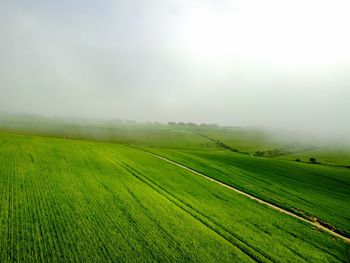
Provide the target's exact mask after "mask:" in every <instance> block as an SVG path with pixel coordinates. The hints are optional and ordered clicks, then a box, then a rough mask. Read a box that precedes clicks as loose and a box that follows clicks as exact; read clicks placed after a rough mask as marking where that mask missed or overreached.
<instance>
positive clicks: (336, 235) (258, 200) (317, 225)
mask: <svg viewBox="0 0 350 263" xmlns="http://www.w3.org/2000/svg"><path fill="white" fill-rule="evenodd" d="M132 148H134V147H132ZM134 149H138V150H141V151H143V152H145V153H147V154H150V155H152V156H154V157H156V158H158V159H161V160H163V161H166V162H168V163H171V164H174V165H176V166H178V167H181V168H183V169H185V170H187V171H190V172H192V173H194V174H196V175H199V176H202V177H204V178H205V179H207V180H209V181H211V182H214V183H217V184H219V185H221V186H223V187H225V188H228V189H230V190H232V191H235V192H236V193H238V194H240V195H243V196H245V197H248V198H249V199H251V200H254V201H256V202H258V203H260V204H263V205H265V206H268V207H270V208H272V209H274V210H276V211H278V212H280V213H283V214H286V215H289V216H292V217H294V218H297V219H299V220H301V221H303V222H306V223H308V224H311V225H313V226H315V227H316V228H318V229H320V230H323V231H325V232H327V233H330V234H331V235H333V236H335V237H338V238H340V239H342V240H344V241H345V242H347V243H350V238H348V237H346V236H343V235H341V234H338V233H336V232H334V231H333V230H332V229H329V228H327V227H325V226H323V225H321V224H319V223H317V222H313V221H311V220H308V219H306V218H303V217H301V216H299V215H297V214H294V213H292V212H290V211H287V210H285V209H283V208H281V207H278V206H276V205H274V204H271V203H269V202H266V201H264V200H261V199H259V198H257V197H255V196H252V195H250V194H248V193H245V192H243V191H241V190H238V189H237V188H235V187H232V186H230V185H227V184H225V183H222V182H220V181H217V180H215V179H213V178H211V177H209V176H207V175H205V174H202V173H200V172H197V171H195V170H193V169H191V168H189V167H187V166H184V165H182V164H180V163H177V162H175V161H172V160H170V159H167V158H165V157H162V156H160V155H157V154H155V153H151V152H148V151H146V150H143V149H140V148H134Z"/></svg>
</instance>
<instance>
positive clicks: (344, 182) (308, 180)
mask: <svg viewBox="0 0 350 263" xmlns="http://www.w3.org/2000/svg"><path fill="white" fill-rule="evenodd" d="M148 150H151V151H152V152H155V153H158V154H160V155H162V156H165V157H167V158H169V159H171V160H175V161H177V162H180V163H182V164H185V165H186V166H188V167H191V168H193V169H195V170H197V171H200V172H203V173H204V174H206V175H209V176H211V177H213V178H215V179H217V180H219V181H221V182H225V183H227V184H229V185H232V186H235V187H237V188H239V189H241V190H244V191H245V192H249V193H251V194H252V195H254V196H257V197H260V198H262V199H264V200H268V201H270V202H273V203H275V204H278V205H279V206H281V207H284V208H287V209H288V210H291V211H294V212H297V213H298V214H300V215H303V216H305V217H308V218H313V217H317V218H318V219H319V221H320V222H324V223H330V224H331V225H333V226H335V227H336V228H338V231H339V232H343V233H345V232H346V233H347V235H348V236H349V234H350V203H349V200H350V170H349V169H346V168H338V167H329V166H323V165H317V164H305V163H297V162H288V161H281V160H276V159H271V158H259V157H252V156H247V155H242V154H236V153H231V152H229V151H219V152H213V151H212V152H208V151H194V150H181V151H180V150H169V149H148Z"/></svg>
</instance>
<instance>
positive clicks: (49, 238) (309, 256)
mask: <svg viewBox="0 0 350 263" xmlns="http://www.w3.org/2000/svg"><path fill="white" fill-rule="evenodd" d="M176 151H178V152H180V151H179V150H176ZM162 154H169V156H170V155H171V156H173V152H171V153H170V152H169V153H165V152H164V153H163V152H162ZM182 154H183V153H179V156H181V155H182ZM191 154H193V155H195V153H191ZM196 154H197V153H196ZM174 158H175V157H174ZM186 158H187V157H186ZM201 158H204V157H201ZM179 159H180V158H179ZM191 161H192V159H191ZM215 161H216V159H215ZM194 163H195V162H194ZM186 164H187V163H186ZM196 165H197V164H196ZM219 165H223V164H222V161H220V160H218V166H219ZM237 165H239V160H238V161H237ZM304 165H305V164H304ZM208 167H211V166H210V165H209V166H208ZM299 168H300V167H299ZM225 169H226V168H225ZM268 169H269V167H266V169H265V170H268ZM281 169H282V168H281ZM300 169H301V168H300ZM265 170H263V171H265ZM301 170H302V169H301ZM206 171H207V172H208V174H210V175H211V176H213V175H212V174H211V173H210V168H208V170H206ZM327 172H329V171H327ZM315 173H316V172H315ZM317 174H319V175H320V176H319V178H321V179H320V180H321V181H320V182H319V183H318V186H317V187H322V186H320V185H321V183H322V182H323V181H322V180H323V179H322V178H324V177H323V176H324V175H323V174H322V173H321V172H320V171H318V170H317ZM220 175H221V173H220ZM331 175H332V176H337V180H343V181H344V182H348V181H346V180H348V179H347V178H349V174H348V173H343V172H339V175H337V173H336V172H334V171H333V173H332V174H331ZM300 177H302V176H300ZM324 180H326V179H324ZM343 181H342V183H343ZM325 183H327V184H328V183H329V180H328V181H327V180H326V181H325ZM297 186H298V187H299V186H300V185H297ZM257 188H258V187H257ZM315 188H316V187H315ZM270 190H271V189H267V190H266V191H270ZM346 190H348V188H347V186H344V188H341V189H340V190H339V193H338V194H337V195H336V196H335V197H334V198H337V202H339V204H340V205H339V207H338V206H337V207H334V211H335V212H334V214H335V215H336V216H334V220H335V221H334V222H335V223H338V225H339V226H343V228H342V229H345V230H348V227H349V221H347V220H348V217H347V216H348V212H347V211H346V210H349V209H347V208H348V206H347V205H346V201H347V200H348V199H344V200H342V199H343V198H348V195H347V194H348V193H346ZM278 191H279V187H278V184H277V183H276V192H278ZM288 191H289V190H288ZM315 191H316V190H315ZM328 191H329V195H330V196H331V195H334V193H333V192H332V189H329V190H328ZM319 197H320V198H321V197H322V196H321V195H319ZM0 198H1V199H0V200H1V203H0V262H57V261H60V262H77V261H79V262H116V261H125V262H135V261H152V262H154V261H172V262H232V261H239V262H251V261H259V262H271V261H294V262H295V261H308V262H310V261H313V262H344V261H347V259H348V258H349V249H350V246H349V244H348V243H346V242H344V240H341V239H339V238H336V237H334V236H332V235H330V234H329V233H325V232H323V231H321V230H319V229H316V228H314V227H312V226H311V225H309V224H307V223H305V222H302V221H300V220H298V219H295V218H293V217H290V216H288V215H285V214H282V213H279V212H277V211H275V210H273V209H271V208H269V207H266V206H263V205H261V204H259V203H257V202H255V201H252V200H250V199H248V198H246V197H244V196H241V195H239V194H237V193H235V192H233V191H231V190H230V189H226V188H224V187H222V186H220V185H218V184H216V183H213V182H210V181H208V180H206V179H203V178H201V177H200V176H197V175H196V174H194V173H191V172H189V171H187V170H185V169H182V168H180V167H177V166H175V165H173V164H170V163H168V162H165V161H161V160H159V159H158V158H156V157H154V156H151V155H149V154H147V153H145V152H144V151H143V150H140V149H135V148H133V147H129V146H127V145H119V144H111V143H101V142H92V141H73V140H65V139H55V138H44V137H36V136H21V135H13V134H9V133H2V134H0ZM294 198H295V199H297V201H298V200H299V199H298V198H297V196H294V197H293V198H291V199H292V200H293V199H294ZM297 201H296V204H297V207H299V205H300V207H302V206H301V203H298V202H297ZM321 201H322V202H324V201H325V200H323V199H322V200H319V203H317V204H318V205H319V204H322V202H321ZM331 201H332V200H331ZM331 201H329V203H331ZM314 205H315V204H312V206H314ZM335 205H336V204H335ZM342 205H343V206H344V207H343V208H342V207H341V206H342ZM316 208H317V207H315V209H316ZM310 211H311V212H313V210H310ZM320 211H321V213H322V211H323V207H320ZM338 217H339V218H340V219H339V220H338V221H337V220H336V219H337V218H338ZM342 217H344V218H345V219H343V220H342V219H341V218H342ZM329 218H332V217H329ZM326 219H328V217H327V218H326Z"/></svg>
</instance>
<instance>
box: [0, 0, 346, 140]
mask: <svg viewBox="0 0 350 263" xmlns="http://www.w3.org/2000/svg"><path fill="white" fill-rule="evenodd" d="M349 13H350V2H349V1H348V0H344V1H340V0H324V1H323V0H290V1H289V0H288V1H287V0H265V1H261V0H232V1H226V0H148V1H145V0H124V1H117V0H115V1H108V0H107V1H92V0H91V1H89V0H84V1H83V0H79V1H70V0H63V1H47V0H37V1H30V0H23V1H16V0H1V4H0V33H1V34H0V111H3V112H4V111H5V112H22V113H39V114H45V115H49V116H52V115H66V116H83V117H93V118H96V117H97V118H121V119H132V120H139V121H169V120H172V121H185V122H188V121H191V122H199V123H200V122H207V123H219V124H224V125H236V126H240V125H242V126H247V125H248V126H251V125H253V126H272V127H282V128H292V129H306V130H313V131H322V132H325V133H329V134H337V133H340V134H350V117H349V116H350V34H349V30H350V29H349V26H350V15H349Z"/></svg>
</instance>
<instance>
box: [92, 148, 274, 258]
mask: <svg viewBox="0 0 350 263" xmlns="http://www.w3.org/2000/svg"><path fill="white" fill-rule="evenodd" d="M87 147H88V148H89V149H91V150H93V151H95V152H96V153H98V154H100V155H103V156H104V157H106V158H108V159H109V160H110V161H112V162H114V163H116V164H117V165H119V166H121V167H123V168H124V169H125V170H126V171H127V172H129V173H130V174H131V175H133V176H134V177H136V178H137V179H138V180H140V181H142V182H143V183H145V184H146V185H147V186H149V187H151V188H152V189H153V190H154V191H156V192H157V193H159V194H160V195H162V196H163V197H164V198H166V199H167V200H168V201H170V202H171V203H173V204H174V205H176V206H177V207H178V208H180V209H181V210H182V211H184V212H185V213H186V214H188V215H190V216H191V217H193V218H194V219H196V220H197V221H199V222H200V223H201V224H203V225H204V226H206V227H207V228H209V229H210V230H212V231H213V232H215V233H216V234H217V235H219V236H220V237H221V238H223V239H224V240H226V241H227V242H229V243H230V244H231V245H233V246H234V247H236V248H238V249H239V250H241V251H242V252H243V253H244V254H246V255H247V256H249V257H250V258H251V259H252V260H254V261H257V262H274V261H275V260H274V259H273V258H272V257H270V256H269V255H268V254H266V253H264V252H263V251H262V250H260V249H259V248H256V247H253V246H251V245H249V244H248V243H246V242H245V241H244V240H242V239H241V238H240V237H239V236H236V235H234V234H233V233H231V232H230V231H229V230H227V229H226V228H225V227H224V226H222V225H220V224H218V223H217V222H215V221H213V220H212V219H211V218H209V217H208V216H206V215H205V214H203V213H201V212H200V211H198V210H196V209H195V208H194V207H192V206H191V205H189V204H186V202H185V201H183V200H181V199H179V198H177V197H176V196H174V195H173V194H171V193H170V192H168V191H167V190H166V189H164V188H163V187H161V186H160V185H158V184H157V183H155V182H154V181H152V180H151V179H149V178H148V177H147V176H145V175H144V174H142V173H141V172H139V171H137V170H136V169H134V168H133V167H131V166H130V165H128V164H126V163H125V162H122V161H120V160H117V159H116V158H114V157H113V156H111V155H109V154H107V153H106V152H103V151H99V150H96V149H95V148H93V147H91V146H87Z"/></svg>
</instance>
